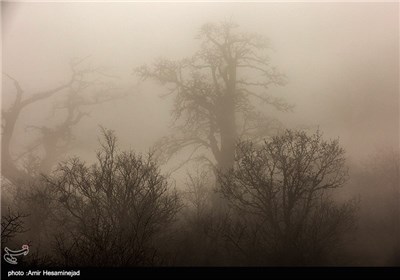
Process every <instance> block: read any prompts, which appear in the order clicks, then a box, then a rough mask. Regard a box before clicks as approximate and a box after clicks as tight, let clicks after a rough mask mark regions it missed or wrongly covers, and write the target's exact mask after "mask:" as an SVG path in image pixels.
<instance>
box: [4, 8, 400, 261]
mask: <svg viewBox="0 0 400 280" xmlns="http://www.w3.org/2000/svg"><path fill="white" fill-rule="evenodd" d="M1 15H2V72H3V73H6V74H8V75H9V76H11V77H13V78H14V79H15V80H17V81H18V82H19V84H20V86H21V87H22V88H23V89H24V95H23V96H24V98H28V97H29V96H30V95H32V94H33V93H35V92H38V91H43V90H47V89H50V88H54V87H57V86H59V85H62V84H63V83H65V82H67V81H68V80H69V79H70V76H71V69H70V67H69V64H70V61H71V59H73V58H83V57H88V58H87V59H86V60H85V62H84V63H87V65H92V66H94V67H103V68H104V69H105V70H104V71H105V72H106V73H107V75H109V76H107V77H106V78H104V79H109V80H110V81H112V82H113V83H114V84H115V85H117V89H115V90H114V91H111V92H109V93H111V94H113V95H114V96H115V97H117V96H121V95H123V97H118V98H115V99H112V100H111V101H107V102H104V103H101V104H95V105H92V106H87V107H82V112H85V113H86V112H87V113H89V116H85V117H84V118H82V119H81V120H80V121H79V122H78V123H77V124H76V125H74V126H73V128H72V131H73V135H74V142H73V145H72V146H71V148H70V149H69V150H68V151H67V152H66V153H65V154H64V155H63V157H62V158H61V159H60V160H62V159H66V158H68V156H72V155H77V156H79V157H80V158H82V159H84V160H87V161H89V162H94V161H95V151H96V150H97V149H98V140H99V137H100V126H102V127H104V128H107V129H112V130H114V131H115V135H116V136H117V139H118V144H119V149H120V150H134V151H135V152H138V153H140V152H143V153H145V152H147V151H149V150H150V149H152V148H153V146H154V145H155V144H156V143H157V141H158V140H159V139H161V138H162V137H164V136H166V135H168V134H170V133H171V131H172V130H171V125H172V117H171V110H172V104H173V98H172V97H161V96H162V95H163V94H165V93H166V92H167V89H166V87H165V86H164V85H161V84H159V83H156V82H154V81H151V80H146V81H141V80H140V79H139V77H138V76H137V75H136V74H135V72H134V69H135V68H137V67H139V66H141V65H144V64H147V65H151V64H153V63H154V62H155V61H156V60H157V59H158V58H160V57H165V58H168V59H173V60H179V59H183V58H185V57H190V56H192V55H193V54H194V53H195V52H196V51H197V50H198V49H199V47H200V43H199V42H200V41H199V39H196V36H197V35H198V33H199V29H200V27H201V26H202V25H203V24H205V23H209V22H212V23H219V22H223V21H233V22H235V23H237V24H238V25H239V26H240V30H243V31H245V32H250V33H257V34H261V35H263V36H266V37H267V38H268V40H269V44H270V49H269V50H268V55H269V57H270V60H271V64H272V65H275V66H276V67H277V69H279V71H280V72H282V73H284V74H285V75H286V77H287V84H286V85H284V86H272V87H270V88H269V89H268V92H269V93H270V94H271V95H272V96H274V97H282V98H284V99H285V100H286V101H287V102H288V103H290V104H292V105H294V107H293V110H292V111H291V112H280V111H278V110H276V109H274V108H272V107H270V106H267V105H260V104H259V105H256V106H257V108H258V109H260V110H261V111H262V112H265V113H267V114H268V115H270V116H272V117H274V118H277V119H278V120H279V121H280V122H281V123H282V124H283V125H284V127H286V128H292V129H305V130H307V131H310V132H313V131H315V130H316V129H320V131H322V132H323V136H324V138H326V139H335V138H339V141H340V144H341V146H342V147H343V148H344V149H345V151H346V159H347V163H348V164H355V165H357V164H361V165H362V164H363V162H364V161H365V160H367V159H369V158H370V157H371V155H374V154H377V153H380V152H381V151H390V152H393V153H396V152H398V151H399V129H400V124H399V4H398V3H394V2H393V3H378V2H376V3H373V2H372V3H340V2H337V3H323V2H320V3H318V2H310V3H298V2H286V3H256V2H253V3H245V2H243V3H241V2H231V3H223V2H219V3H211V2H190V3H179V2H176V3H175V2H174V3H173V2H159V3H154V2H149V3H145V2H129V3H128V2H120V3H115V2H114V3H106V2H65V3H56V2H43V3H15V2H14V3H12V2H2V4H1ZM15 96H16V89H15V86H14V83H13V81H12V80H11V79H9V78H8V77H7V76H5V75H2V94H1V97H2V99H1V106H2V110H7V109H9V108H10V107H11V106H12V104H13V102H14V100H15ZM63 96H65V93H63V92H60V93H56V94H55V95H53V96H52V97H51V98H46V99H44V100H42V101H39V102H36V103H34V104H32V105H31V106H27V107H26V108H25V109H24V111H22V112H21V114H20V116H19V117H18V121H17V124H16V127H15V130H14V134H13V137H12V142H11V147H10V150H11V156H12V157H14V158H17V157H18V156H19V155H20V154H21V153H23V152H24V151H26V149H27V148H28V147H29V145H30V144H31V143H33V142H34V141H35V140H37V139H39V138H38V137H39V136H40V134H39V133H37V132H35V131H34V130H32V129H29V126H37V127H39V126H44V125H45V126H50V127H51V126H52V125H55V124H57V123H58V122H59V120H60V119H62V116H63V113H62V112H61V111H56V113H55V114H53V107H54V106H55V105H56V104H58V103H57V102H61V101H62V100H64V99H63ZM3 164H4V162H3ZM168 166H169V165H168V163H167V165H162V166H161V168H162V170H168V168H167V167H168ZM189 168H190V166H188V167H186V168H185V167H184V168H182V169H180V170H179V171H178V172H177V173H176V174H175V175H173V176H175V177H174V178H175V179H176V180H178V186H177V187H178V188H179V189H184V186H183V185H181V184H182V182H184V180H185V174H186V172H187V171H188V170H189ZM350 171H351V172H352V169H351V170H350ZM351 182H353V181H351ZM354 192H355V191H351V192H349V193H352V194H354ZM344 193H346V195H347V192H344ZM355 193H356V192H355ZM356 195H358V193H356ZM360 254H362V253H360Z"/></svg>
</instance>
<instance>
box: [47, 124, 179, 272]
mask: <svg viewBox="0 0 400 280" xmlns="http://www.w3.org/2000/svg"><path fill="white" fill-rule="evenodd" d="M97 159H98V163H97V164H95V165H93V166H87V165H86V164H85V163H83V162H81V161H80V160H79V159H77V158H74V159H72V160H70V161H68V162H66V163H62V164H60V165H59V167H58V169H57V170H56V171H55V173H54V174H53V175H52V176H49V177H47V179H46V181H47V184H48V188H50V189H51V190H53V191H54V192H55V196H56V199H57V200H58V203H59V205H60V207H57V208H56V211H55V213H54V216H55V218H56V219H57V220H58V222H59V225H61V228H62V230H61V232H60V234H58V235H57V238H56V250H57V253H58V254H59V256H60V257H61V262H62V263H63V264H66V265H83V266H85V265H91V266H136V265H154V264H160V262H162V259H160V254H159V252H158V246H157V244H158V245H159V243H158V242H160V241H159V239H160V238H162V236H164V235H167V234H168V226H169V225H171V223H172V222H173V220H174V218H175V215H176V213H177V212H178V210H179V208H180V202H179V199H178V196H177V193H176V192H175V191H172V190H169V189H168V182H167V181H166V178H165V177H163V176H162V175H161V174H160V172H159V170H158V167H157V165H156V163H155V162H154V161H153V160H152V157H151V155H149V156H148V157H143V156H139V155H135V154H134V153H133V152H118V151H117V146H116V137H115V136H114V134H113V133H112V132H111V131H108V130H105V131H104V142H102V147H101V151H100V152H98V154H97Z"/></svg>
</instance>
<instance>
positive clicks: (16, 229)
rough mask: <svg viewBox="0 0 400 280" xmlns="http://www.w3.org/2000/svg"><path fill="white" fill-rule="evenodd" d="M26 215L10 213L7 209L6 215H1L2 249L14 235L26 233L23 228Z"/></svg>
mask: <svg viewBox="0 0 400 280" xmlns="http://www.w3.org/2000/svg"><path fill="white" fill-rule="evenodd" d="M26 217H27V215H25V214H22V213H20V212H14V211H11V209H10V208H8V209H7V212H6V213H2V215H1V247H2V249H4V245H5V244H6V243H7V242H8V241H10V240H11V239H12V238H14V237H15V236H16V235H18V234H21V233H24V232H25V231H26V229H25V227H24V218H26Z"/></svg>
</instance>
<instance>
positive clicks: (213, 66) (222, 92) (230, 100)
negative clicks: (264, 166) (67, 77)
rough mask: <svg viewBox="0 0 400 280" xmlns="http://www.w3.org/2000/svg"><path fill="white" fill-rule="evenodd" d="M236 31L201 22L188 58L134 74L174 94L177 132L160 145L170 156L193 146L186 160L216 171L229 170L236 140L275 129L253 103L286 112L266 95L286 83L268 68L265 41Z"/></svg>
mask: <svg viewBox="0 0 400 280" xmlns="http://www.w3.org/2000/svg"><path fill="white" fill-rule="evenodd" d="M237 27H238V26H237V25H236V24H233V23H230V22H225V23H221V24H205V25H203V27H202V28H201V30H200V33H199V36H198V38H199V39H200V40H201V47H200V50H199V51H198V52H197V53H195V54H194V55H193V56H192V57H190V58H186V59H182V60H179V61H172V60H168V59H160V60H158V61H157V62H156V63H154V65H153V66H152V67H148V66H142V67H139V68H138V69H137V70H136V73H137V74H138V75H139V76H140V77H141V78H143V79H153V80H155V81H158V82H160V83H161V84H165V85H167V86H168V88H169V90H170V91H169V94H175V102H174V108H173V118H174V124H175V126H174V128H175V130H176V131H175V132H174V134H173V135H172V136H168V137H165V138H164V139H163V140H162V141H161V142H160V150H161V151H162V152H163V153H164V154H165V155H166V156H167V157H168V158H169V157H171V156H172V155H174V154H176V153H177V152H178V151H179V150H181V149H183V148H186V147H191V148H192V149H193V150H192V152H191V153H190V157H189V158H188V160H191V159H205V160H207V161H208V162H209V163H211V164H212V165H213V166H216V167H217V168H219V169H229V168H231V167H232V165H233V162H234V151H235V144H236V141H237V140H238V138H239V137H245V138H251V139H253V140H255V139H260V137H261V138H262V137H265V136H266V134H270V133H271V130H273V129H276V128H277V126H278V124H277V122H276V121H275V120H272V119H270V118H268V117H266V116H264V115H262V114H260V113H259V112H258V111H257V110H256V109H255V107H254V105H253V104H252V101H251V99H253V98H255V99H256V101H258V102H264V103H267V104H269V105H272V106H274V107H275V108H276V109H278V110H281V111H286V110H289V109H290V106H289V105H288V104H287V103H286V102H285V101H283V100H282V99H280V98H276V97H273V96H271V95H269V94H267V90H268V89H269V87H271V86H274V85H283V84H284V83H285V78H284V76H283V75H282V74H280V73H279V72H278V71H277V70H276V68H275V67H272V66H271V63H270V60H269V58H268V56H267V53H266V51H267V49H268V42H267V40H266V39H265V38H263V37H262V36H259V35H256V34H250V33H243V32H239V31H238V30H237ZM201 151H203V153H201ZM205 151H208V152H209V153H210V152H211V154H212V156H213V158H214V159H213V160H211V159H210V158H208V155H207V154H206V153H204V152H205ZM196 155H197V157H196ZM215 163H216V164H215Z"/></svg>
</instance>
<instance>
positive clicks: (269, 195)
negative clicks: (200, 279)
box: [219, 130, 355, 265]
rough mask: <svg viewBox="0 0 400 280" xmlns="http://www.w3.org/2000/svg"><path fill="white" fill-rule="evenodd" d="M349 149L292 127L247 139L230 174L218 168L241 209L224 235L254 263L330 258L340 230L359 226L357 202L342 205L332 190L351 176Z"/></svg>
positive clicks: (222, 185) (228, 194) (222, 183)
mask: <svg viewBox="0 0 400 280" xmlns="http://www.w3.org/2000/svg"><path fill="white" fill-rule="evenodd" d="M344 153H345V152H344V150H343V149H342V148H341V147H340V146H339V142H338V140H333V141H325V140H323V139H322V137H321V134H320V133H319V132H317V133H315V134H313V135H311V136H309V135H307V134H306V133H305V132H302V131H290V130H287V131H286V132H285V133H283V134H282V135H279V136H275V137H273V138H272V140H271V141H268V142H267V141H266V142H265V143H264V144H263V145H261V146H257V145H255V144H253V143H251V142H242V143H240V144H239V145H238V147H237V153H236V160H235V164H234V167H233V169H231V171H230V172H229V173H220V176H219V181H220V189H219V190H220V192H221V194H222V195H223V196H224V197H225V198H226V199H227V200H228V201H229V204H230V206H231V207H232V208H233V209H235V210H237V211H238V212H237V213H238V214H237V215H236V216H234V217H233V218H232V221H231V223H227V226H226V229H225V232H226V234H225V237H226V239H227V240H228V241H229V242H230V243H231V244H232V245H234V248H235V249H236V251H237V252H238V253H239V255H241V256H242V257H244V260H242V263H243V262H245V263H246V262H247V263H249V262H250V263H251V264H284V265H302V264H319V263H324V264H326V263H328V262H329V260H328V259H327V258H328V257H329V256H330V253H331V252H332V251H333V250H334V249H335V248H336V247H337V246H338V245H339V244H340V242H339V241H340V238H341V234H342V233H344V232H346V231H347V230H348V229H350V228H351V226H352V225H353V223H354V211H355V204H354V203H353V201H350V202H347V203H344V204H338V203H335V202H334V200H332V199H331V198H330V194H331V192H330V191H331V190H334V189H337V188H339V187H341V186H343V185H344V183H345V182H346V179H347V168H346V167H345V157H344Z"/></svg>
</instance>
